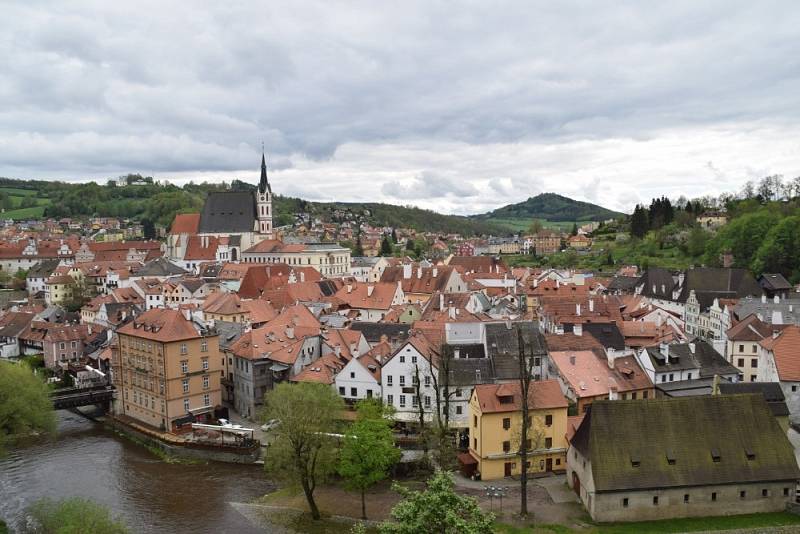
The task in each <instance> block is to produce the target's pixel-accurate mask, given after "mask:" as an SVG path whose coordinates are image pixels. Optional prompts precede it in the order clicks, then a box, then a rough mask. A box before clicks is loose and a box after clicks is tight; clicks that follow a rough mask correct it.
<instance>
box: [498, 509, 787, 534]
mask: <svg viewBox="0 0 800 534" xmlns="http://www.w3.org/2000/svg"><path fill="white" fill-rule="evenodd" d="M786 525H800V516H797V515H794V514H790V513H788V512H775V513H769V514H746V515H727V516H718V517H688V518H682V519H666V520H663V521H642V522H636V523H599V524H596V525H593V526H591V527H589V528H586V529H581V530H572V529H570V528H568V527H565V526H562V525H535V524H534V525H531V526H529V527H515V526H512V525H506V524H502V523H500V524H498V525H497V526H496V530H497V532H498V533H500V534H523V533H524V534H546V533H553V534H567V533H573V532H582V533H584V534H669V533H678V532H698V531H707V530H734V529H745V528H763V527H780V526H786ZM799 528H800V527H799Z"/></svg>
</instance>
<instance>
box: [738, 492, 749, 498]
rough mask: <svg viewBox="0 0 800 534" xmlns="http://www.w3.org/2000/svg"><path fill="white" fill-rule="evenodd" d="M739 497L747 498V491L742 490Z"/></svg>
mask: <svg viewBox="0 0 800 534" xmlns="http://www.w3.org/2000/svg"><path fill="white" fill-rule="evenodd" d="M739 498H740V499H746V498H747V492H746V491H745V490H742V491H740V492H739Z"/></svg>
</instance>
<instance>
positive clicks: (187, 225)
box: [169, 213, 200, 234]
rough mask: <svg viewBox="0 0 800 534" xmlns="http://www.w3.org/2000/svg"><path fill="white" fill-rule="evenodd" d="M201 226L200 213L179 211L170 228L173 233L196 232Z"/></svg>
mask: <svg viewBox="0 0 800 534" xmlns="http://www.w3.org/2000/svg"><path fill="white" fill-rule="evenodd" d="M198 228H200V214H199V213H179V214H177V215H175V220H174V221H172V226H171V227H170V229H169V233H171V234H196V233H197V229H198Z"/></svg>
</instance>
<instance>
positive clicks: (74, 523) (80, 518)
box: [28, 497, 128, 534]
mask: <svg viewBox="0 0 800 534" xmlns="http://www.w3.org/2000/svg"><path fill="white" fill-rule="evenodd" d="M28 514H29V515H30V517H31V518H32V519H33V523H34V524H33V525H31V527H30V528H29V531H30V532H33V533H41V534H56V533H58V534H84V533H85V534H125V533H127V532H128V529H127V528H126V527H125V525H124V524H123V523H122V522H121V521H118V520H116V519H114V518H113V517H112V516H111V513H110V512H109V510H108V509H107V508H106V507H104V506H102V505H100V504H97V503H96V502H93V501H90V500H88V499H83V498H80V497H71V498H69V499H63V500H60V501H53V500H51V499H42V500H40V501H36V502H35V503H33V504H32V505H31V506H30V508H29V509H28Z"/></svg>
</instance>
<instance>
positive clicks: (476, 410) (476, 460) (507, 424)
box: [459, 380, 568, 480]
mask: <svg viewBox="0 0 800 534" xmlns="http://www.w3.org/2000/svg"><path fill="white" fill-rule="evenodd" d="M522 402H523V399H522V390H521V388H520V385H519V383H507V384H481V385H477V386H475V389H474V390H473V392H472V396H471V398H470V402H469V419H470V423H471V424H470V442H469V452H468V454H467V455H466V456H465V455H460V456H459V461H460V463H461V465H462V470H464V471H465V474H468V475H471V474H473V473H470V472H469V471H477V472H478V473H480V477H481V480H496V479H500V478H503V477H511V476H517V475H519V474H520V472H521V469H522V466H521V464H520V460H519V449H520V447H521V443H520V437H519V436H520V432H521V428H522ZM527 404H528V408H529V410H530V412H529V413H530V418H531V423H530V424H531V428H530V430H529V433H528V443H527V446H528V450H529V451H530V452H529V455H530V456H529V460H528V471H529V473H532V474H536V473H544V472H552V471H556V472H559V471H564V470H565V469H566V452H567V442H566V434H567V406H568V403H567V399H565V398H564V395H562V393H561V388H560V387H559V385H558V383H557V382H556V381H554V380H545V381H541V382H534V383H532V384H531V386H530V391H529V394H528V398H527Z"/></svg>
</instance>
